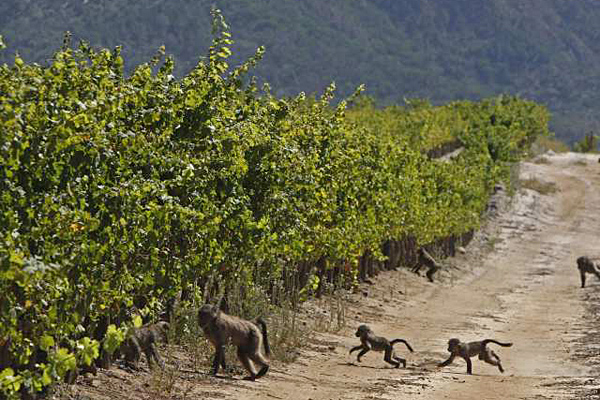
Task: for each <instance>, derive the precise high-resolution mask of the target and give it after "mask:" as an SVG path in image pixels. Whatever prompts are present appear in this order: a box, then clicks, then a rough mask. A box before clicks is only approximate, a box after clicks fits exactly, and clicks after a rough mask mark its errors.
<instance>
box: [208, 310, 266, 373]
mask: <svg viewBox="0 0 600 400" xmlns="http://www.w3.org/2000/svg"><path fill="white" fill-rule="evenodd" d="M198 323H199V324H200V327H201V328H202V330H203V331H204V335H205V336H206V337H207V339H208V340H209V341H210V342H211V343H212V345H213V346H214V347H215V358H214V360H213V365H212V374H213V375H216V374H217V372H218V370H219V366H221V367H223V369H225V349H224V346H225V344H226V343H227V342H228V341H229V340H231V343H232V344H233V345H234V346H237V356H238V358H239V359H240V362H241V363H242V365H243V366H244V368H246V370H247V371H248V373H249V374H250V375H249V376H247V377H245V378H244V379H245V380H250V381H253V380H255V379H256V378H260V377H262V376H264V375H265V374H266V373H267V371H268V370H269V362H268V361H267V359H266V358H265V357H264V356H263V355H262V353H261V350H260V348H261V343H262V344H264V348H265V354H266V355H267V357H269V356H270V355H271V348H270V347H269V340H268V338H267V324H266V323H265V321H263V320H262V318H258V319H257V320H256V324H258V325H260V327H261V330H262V332H261V330H259V329H258V326H256V324H254V323H253V322H251V321H247V320H245V319H241V318H238V317H235V316H233V315H227V314H225V313H224V312H222V311H221V310H219V308H218V307H217V306H212V305H210V304H205V305H203V306H202V307H201V308H200V310H199V311H198ZM252 362H255V363H256V364H259V365H260V366H261V369H260V370H259V371H258V373H256V372H255V370H254V365H253V363H252Z"/></svg>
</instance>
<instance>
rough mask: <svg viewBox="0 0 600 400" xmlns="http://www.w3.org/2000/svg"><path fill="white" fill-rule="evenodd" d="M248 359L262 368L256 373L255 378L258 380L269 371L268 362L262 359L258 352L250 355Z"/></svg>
mask: <svg viewBox="0 0 600 400" xmlns="http://www.w3.org/2000/svg"><path fill="white" fill-rule="evenodd" d="M250 359H251V360H252V361H254V362H255V363H256V364H258V365H260V366H261V367H262V368H261V369H260V370H259V371H258V373H257V374H256V377H257V378H260V377H261V376H264V375H265V374H266V373H267V372H268V371H269V363H268V361H267V360H266V359H265V358H264V357H263V355H262V354H260V352H258V351H257V352H255V353H254V354H252V355H251V356H250Z"/></svg>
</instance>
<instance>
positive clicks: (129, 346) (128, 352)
mask: <svg viewBox="0 0 600 400" xmlns="http://www.w3.org/2000/svg"><path fill="white" fill-rule="evenodd" d="M168 330H169V323H168V322H165V321H161V322H157V323H155V324H146V325H143V326H140V327H139V328H134V329H133V331H132V333H131V336H129V337H128V338H127V339H125V341H124V342H123V343H122V344H121V347H120V352H121V353H122V354H123V355H124V356H125V361H126V362H127V363H129V364H132V365H133V367H134V368H135V369H138V363H139V361H140V359H141V357H142V352H144V354H145V355H146V360H147V361H148V366H149V367H152V366H153V365H154V362H156V363H158V365H160V366H161V368H163V367H164V365H165V363H164V361H163V360H162V358H160V354H158V349H157V348H156V343H158V342H159V341H161V340H162V341H166V340H167V332H168Z"/></svg>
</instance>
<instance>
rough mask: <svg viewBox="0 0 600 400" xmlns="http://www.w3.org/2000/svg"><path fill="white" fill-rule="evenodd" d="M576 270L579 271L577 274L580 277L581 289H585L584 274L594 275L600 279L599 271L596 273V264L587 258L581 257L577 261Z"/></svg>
mask: <svg viewBox="0 0 600 400" xmlns="http://www.w3.org/2000/svg"><path fill="white" fill-rule="evenodd" d="M577 268H578V269H579V274H580V275H581V287H582V288H584V287H585V274H586V273H588V274H594V275H596V276H597V277H598V279H600V271H598V267H597V266H596V263H595V262H593V261H592V260H591V259H590V258H589V257H587V256H581V257H579V258H578V259H577Z"/></svg>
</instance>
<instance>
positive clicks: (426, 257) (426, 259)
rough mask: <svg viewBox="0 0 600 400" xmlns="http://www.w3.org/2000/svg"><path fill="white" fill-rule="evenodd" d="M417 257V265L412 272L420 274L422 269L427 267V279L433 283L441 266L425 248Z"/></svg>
mask: <svg viewBox="0 0 600 400" xmlns="http://www.w3.org/2000/svg"><path fill="white" fill-rule="evenodd" d="M417 255H418V257H417V265H415V266H414V268H413V269H412V271H413V272H414V273H416V274H418V273H419V270H420V269H421V267H423V266H426V267H427V273H426V275H427V279H429V281H430V282H433V275H434V274H435V273H436V272H437V271H438V269H440V268H441V265H440V264H438V263H437V261H435V259H434V258H433V257H432V256H431V255H430V254H429V253H428V252H427V250H425V249H424V248H423V247H421V248H420V249H419V251H418V253H417Z"/></svg>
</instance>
